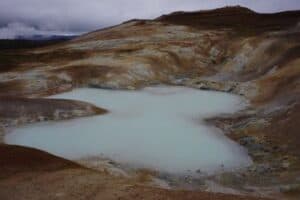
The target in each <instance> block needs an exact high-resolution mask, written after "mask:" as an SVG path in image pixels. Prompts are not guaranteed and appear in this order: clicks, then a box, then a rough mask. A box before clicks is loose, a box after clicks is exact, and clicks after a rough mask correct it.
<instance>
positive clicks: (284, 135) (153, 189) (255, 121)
mask: <svg viewBox="0 0 300 200" xmlns="http://www.w3.org/2000/svg"><path fill="white" fill-rule="evenodd" d="M0 60H1V62H0V68H1V70H0V125H1V130H0V136H1V138H2V136H3V135H4V134H5V133H6V129H7V128H11V127H14V126H18V125H21V124H27V123H36V122H40V121H47V120H67V119H71V118H75V117H84V116H90V115H96V114H105V113H106V112H107V111H106V110H105V108H97V107H95V106H93V105H91V104H89V103H85V102H78V101H72V100H55V99H43V98H41V97H45V96H49V95H52V94H58V93H61V92H65V91H69V90H72V89H73V88H78V87H99V88H107V89H139V88H142V87H145V86H149V85H153V84H169V85H183V86H187V87H193V88H198V89H209V90H217V91H224V92H229V93H234V94H238V95H241V96H244V97H245V98H246V99H248V100H249V101H250V103H251V106H250V107H249V108H248V109H246V110H244V111H242V112H239V113H236V114H234V115H230V116H228V115H227V116H218V117H215V118H214V119H208V121H209V122H211V123H213V124H214V125H216V126H218V127H220V128H221V129H222V130H223V131H224V132H225V133H227V134H228V136H229V137H230V138H232V139H233V140H235V141H237V142H239V143H240V144H241V145H243V146H245V147H246V148H247V149H248V151H249V155H250V156H251V157H252V158H253V160H254V164H253V166H251V167H250V168H249V169H248V171H246V172H243V173H242V174H226V175H225V174H224V176H223V179H222V180H221V179H220V177H219V179H218V180H219V182H218V183H219V184H222V185H223V186H224V187H228V188H232V189H234V190H235V191H239V192H240V193H241V194H244V195H243V196H238V195H230V194H220V193H210V192H205V191H200V190H193V191H188V190H185V191H184V190H178V189H164V188H159V187H158V186H153V184H152V183H150V181H149V179H148V178H147V177H146V178H145V177H144V176H148V175H145V174H142V175H139V176H142V177H139V176H138V177H123V176H116V175H113V174H111V173H109V172H108V171H95V170H92V169H88V168H86V167H83V166H81V165H79V164H76V163H73V162H71V161H67V160H65V159H62V158H58V157H55V156H53V155H50V154H48V153H46V152H42V151H39V150H36V149H30V148H26V147H19V146H11V145H5V144H1V145H0V199H9V200H10V199H200V200H202V199H203V200H208V199H212V200H219V199H220V200H227V199H228V200H229V199H230V200H231V199H232V200H235V199H237V200H238V199H261V198H260V197H259V196H264V197H271V198H275V199H299V198H300V148H299V145H300V142H299V141H300V132H299V130H300V125H299V124H300V116H299V111H300V110H299V108H300V101H299V97H300V11H289V12H283V13H276V14H258V13H255V12H253V11H251V10H249V9H246V8H242V7H226V8H221V9H217V10H211V11H199V12H193V13H185V12H176V13H172V14H170V15H165V16H162V17H160V18H157V19H155V20H132V21H129V22H125V23H123V24H121V25H118V26H114V27H110V28H106V29H103V30H98V31H95V32H91V33H89V34H85V35H83V36H80V37H78V38H75V39H73V40H70V41H66V42H61V43H56V44H53V45H46V46H42V47H39V48H37V47H35V48H30V49H29V48H28V49H26V48H24V49H22V48H18V49H3V50H1V52H0ZM66 142H67V141H66ZM224 177H227V178H226V180H225V179H224ZM236 180H238V181H236ZM216 181H217V179H216ZM249 196H254V197H249Z"/></svg>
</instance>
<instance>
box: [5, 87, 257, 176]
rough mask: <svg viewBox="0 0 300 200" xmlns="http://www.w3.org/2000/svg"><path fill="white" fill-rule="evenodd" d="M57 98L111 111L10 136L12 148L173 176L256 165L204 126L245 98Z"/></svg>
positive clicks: (186, 94) (182, 93)
mask: <svg viewBox="0 0 300 200" xmlns="http://www.w3.org/2000/svg"><path fill="white" fill-rule="evenodd" d="M51 98H63V99H76V100H81V101H86V102H90V103H93V104H95V105H97V106H99V107H102V108H105V109H108V110H109V111H110V113H109V114H106V115H101V116H95V117H87V118H81V119H75V120H69V121H64V122H47V123H38V124H33V125H27V126H22V127H19V128H16V129H13V130H12V131H11V133H9V134H7V135H6V137H5V142H6V143H9V144H17V145H23V146H29V147H35V148H38V149H42V150H45V151H47V152H50V153H52V154H55V155H58V156H61V157H64V158H67V159H72V160H77V159H81V158H84V157H90V156H100V157H106V158H109V159H112V160H114V161H116V162H119V163H121V164H126V165H130V166H133V167H137V168H150V169H154V170H159V171H162V172H168V173H185V172H188V171H190V172H195V171H197V170H198V169H200V170H201V171H202V172H206V173H212V172H214V171H217V170H219V169H220V168H223V169H225V170H234V169H238V168H241V167H245V166H248V165H249V164H250V163H251V160H250V158H249V157H248V155H247V152H246V151H245V150H244V149H243V148H242V147H241V146H239V145H238V144H236V143H235V142H233V141H231V140H230V139H228V138H227V137H226V136H224V135H223V133H222V132H221V131H220V130H218V129H216V128H214V127H212V126H208V125H207V124H205V123H204V121H203V119H204V118H209V117H212V116H215V115H218V114H221V113H233V112H236V111H238V110H240V109H242V108H244V106H245V102H244V101H243V100H242V99H241V97H239V96H235V95H230V94H226V93H221V92H212V91H201V90H195V89H190V88H184V87H164V86H161V87H151V88H146V89H144V90H141V91H113V90H104V89H76V90H74V91H71V92H68V93H64V94H60V95H56V96H52V97H51ZM221 166H223V167H221Z"/></svg>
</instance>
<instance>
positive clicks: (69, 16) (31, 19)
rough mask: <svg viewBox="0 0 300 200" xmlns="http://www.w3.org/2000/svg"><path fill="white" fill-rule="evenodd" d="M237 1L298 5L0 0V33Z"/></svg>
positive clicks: (110, 21)
mask: <svg viewBox="0 0 300 200" xmlns="http://www.w3.org/2000/svg"><path fill="white" fill-rule="evenodd" d="M238 4H239V5H242V6H246V7H249V8H251V9H253V10H256V11H258V12H278V11H283V10H292V9H300V1H299V0H284V1H283V0H251V1H249V0H215V1H213V0H87V1H84V0H9V1H5V0H4V1H0V27H2V28H0V37H2V38H3V37H4V36H6V37H10V38H11V37H13V35H14V34H15V33H14V32H13V31H14V30H17V31H20V29H22V31H25V32H26V33H28V32H30V30H29V29H32V31H33V32H35V31H38V32H39V31H40V32H48V33H50V32H51V31H54V32H59V33H64V32H66V33H70V32H75V33H79V32H87V31H91V30H95V29H98V28H102V27H105V26H111V25H115V24H118V23H121V22H123V21H126V20H129V19H132V18H154V17H158V16H160V15H162V14H166V13H169V12H172V11H177V10H186V11H191V10H202V9H212V8H216V7H222V6H226V5H238ZM16 27H17V28H16ZM26 27H27V28H26ZM25 29H26V30H25ZM33 29H34V30H33ZM22 31H21V32H22ZM10 34H11V35H10ZM15 35H16V34H15Z"/></svg>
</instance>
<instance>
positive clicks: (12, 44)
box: [0, 35, 76, 50]
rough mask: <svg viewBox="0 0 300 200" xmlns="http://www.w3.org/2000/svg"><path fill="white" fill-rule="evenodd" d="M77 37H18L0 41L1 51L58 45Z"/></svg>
mask: <svg viewBox="0 0 300 200" xmlns="http://www.w3.org/2000/svg"><path fill="white" fill-rule="evenodd" d="M75 37H76V36H62V35H53V36H44V35H34V36H32V37H22V36H20V37H18V38H17V39H0V50H6V49H7V50H9V49H28V48H38V47H44V46H48V45H53V44H58V43H61V42H65V41H68V40H71V39H73V38H75Z"/></svg>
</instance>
